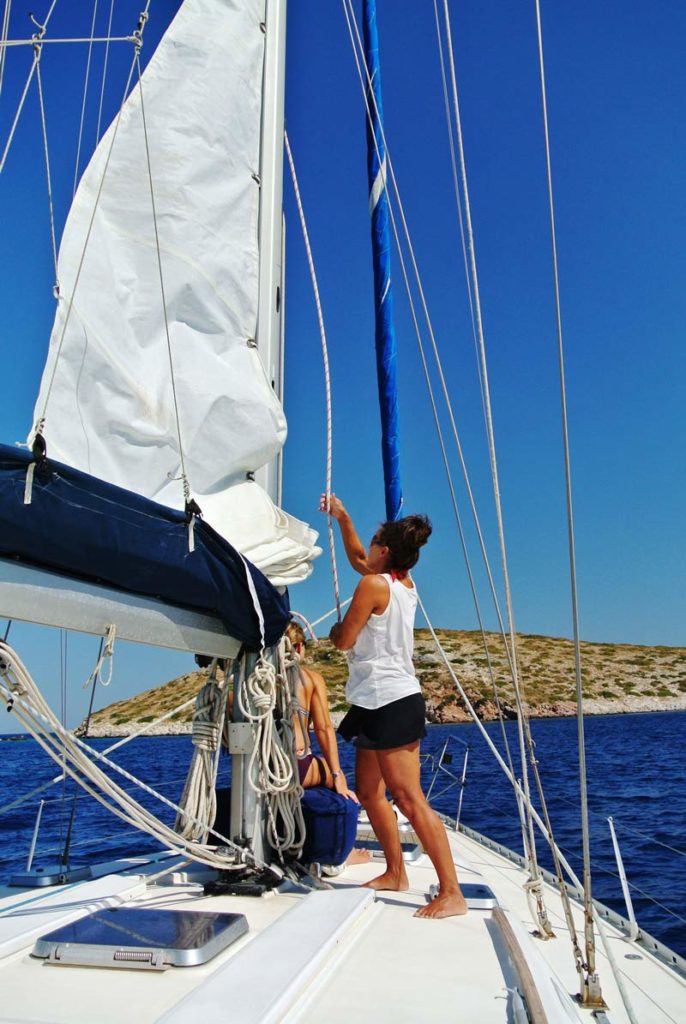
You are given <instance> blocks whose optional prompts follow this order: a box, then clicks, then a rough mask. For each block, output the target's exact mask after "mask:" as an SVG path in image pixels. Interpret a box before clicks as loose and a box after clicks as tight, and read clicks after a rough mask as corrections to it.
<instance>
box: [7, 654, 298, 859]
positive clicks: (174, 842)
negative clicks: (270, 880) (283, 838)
mask: <svg viewBox="0 0 686 1024" xmlns="http://www.w3.org/2000/svg"><path fill="white" fill-rule="evenodd" d="M0 697H2V698H3V699H4V700H5V703H6V705H7V709H8V710H9V711H12V712H13V713H14V714H15V715H16V716H17V718H18V719H19V721H20V722H21V723H22V725H24V727H25V728H26V730H27V731H28V732H29V733H30V734H31V735H32V736H33V737H34V739H35V740H36V741H37V743H38V744H39V745H40V746H41V747H42V749H43V750H44V751H45V752H46V753H47V754H48V755H49V756H50V757H51V758H52V759H53V760H54V761H56V762H57V763H58V764H59V765H60V766H61V767H62V770H63V772H64V774H65V776H66V775H68V776H70V777H71V778H72V779H74V781H75V782H77V783H78V784H79V785H80V786H81V787H82V788H83V789H84V790H85V791H86V792H87V793H88V794H89V795H90V796H92V797H93V798H94V799H95V800H97V801H98V802H99V803H101V804H102V805H103V806H104V807H106V808H107V809H108V810H109V811H110V812H111V813H112V814H114V815H115V816H116V817H118V818H120V819H121V820H122V821H125V822H126V823H127V824H130V825H133V826H134V827H136V828H138V829H140V830H141V831H143V832H146V833H148V835H151V836H153V838H155V839H156V840H157V841H158V842H160V843H162V844H163V845H164V846H165V847H166V848H167V849H169V850H171V851H173V852H175V853H178V854H183V855H184V856H186V857H189V858H190V859H191V860H194V861H197V862H198V863H200V864H205V865H207V866H208V867H212V868H216V869H219V870H227V869H232V868H237V867H242V866H243V865H245V864H251V865H254V866H256V867H259V868H264V869H269V870H273V871H275V873H276V874H280V872H279V871H278V870H277V869H276V868H274V867H271V868H270V866H269V865H267V864H266V863H265V862H263V861H261V860H260V859H259V858H257V857H256V856H255V854H254V853H253V851H252V850H248V849H245V848H243V847H240V846H238V845H237V844H236V843H234V842H233V841H232V840H231V839H229V838H228V837H227V836H224V835H222V834H221V833H220V832H217V831H216V830H215V829H214V828H209V827H208V829H207V831H208V833H211V834H212V835H213V836H215V837H216V839H218V840H219V842H220V844H222V845H223V846H226V847H228V848H229V850H230V855H229V856H227V855H226V854H225V853H222V852H221V851H220V850H217V849H216V848H213V847H209V846H200V845H198V844H196V843H194V842H190V841H188V840H184V839H183V837H181V836H179V835H178V834H177V833H176V832H174V830H173V829H171V828H170V827H169V826H168V825H166V824H165V823H164V822H163V821H161V820H160V819H159V818H158V817H156V816H155V815H154V814H152V813H151V812H150V811H148V810H147V808H145V807H143V806H142V805H141V804H140V803H138V801H136V800H135V799H134V798H133V797H132V796H131V795H130V794H129V793H127V792H126V791H125V790H123V789H122V788H121V786H119V785H117V783H115V782H114V781H113V780H112V779H110V778H109V776H108V775H106V774H105V772H104V771H103V770H102V769H101V768H99V767H98V765H97V764H96V763H95V762H96V761H98V762H100V763H102V764H104V765H106V766H107V767H108V768H110V769H112V770H113V771H115V772H117V773H118V774H119V775H121V776H123V777H124V778H125V779H127V780H128V781H129V782H132V783H133V784H134V785H136V786H138V787H140V788H141V789H143V790H144V791H145V792H146V793H148V794H149V795H150V796H153V797H155V799H157V800H159V801H161V802H162V803H163V804H165V805H166V806H167V807H169V808H170V809H172V810H173V811H175V812H181V813H183V808H181V807H179V806H178V804H175V803H173V802H172V801H171V800H168V799H167V798H166V797H164V796H163V795H162V794H161V793H159V792H157V791H156V790H155V789H152V787H150V786H147V785H146V784H145V783H144V782H142V781H141V780H140V779H138V778H136V776H134V775H132V774H131V773H130V772H127V771H125V769H123V768H121V767H120V766H119V765H117V764H115V763H114V762H113V761H111V760H110V759H109V758H108V757H106V756H105V755H104V754H102V753H100V752H98V751H97V750H93V749H92V748H91V747H88V746H87V744H85V743H83V742H82V741H81V740H79V739H78V738H77V737H76V736H74V734H73V733H71V732H69V731H68V730H67V729H65V728H64V726H63V725H62V724H61V722H60V721H59V720H58V718H57V716H56V715H55V714H54V713H53V712H52V710H51V708H50V707H49V706H48V704H47V703H46V701H45V699H44V698H43V696H42V694H41V692H40V690H39V688H38V687H37V685H36V683H35V682H34V680H33V679H32V677H31V675H30V673H29V671H28V669H27V668H26V666H25V665H24V664H23V662H22V661H21V659H20V658H19V656H18V655H17V653H16V652H15V651H14V650H13V649H12V648H11V647H9V646H8V645H6V644H0ZM196 824H199V825H201V826H203V827H205V823H204V822H199V821H197V820H196Z"/></svg>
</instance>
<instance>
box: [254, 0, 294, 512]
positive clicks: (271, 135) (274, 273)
mask: <svg viewBox="0 0 686 1024" xmlns="http://www.w3.org/2000/svg"><path fill="white" fill-rule="evenodd" d="M286 3H287V0H266V3H265V16H264V33H265V49H264V75H263V83H262V124H261V131H260V136H261V137H260V170H259V175H260V216H259V229H258V237H259V260H260V269H259V299H258V309H257V337H256V339H255V340H256V342H257V348H258V351H259V353H260V358H261V360H262V363H263V364H264V367H265V370H266V371H267V374H268V375H269V380H270V382H271V385H272V388H273V389H274V391H275V392H276V394H277V396H278V397H279V398H280V399H282V398H283V358H282V318H283V214H282V205H283V131H284V91H285V88H284V83H285V75H286ZM281 461H282V455H281V452H279V454H278V455H277V456H276V457H275V458H274V459H272V460H271V462H269V463H268V464H267V465H266V466H263V467H262V468H261V469H259V470H258V471H257V473H256V474H255V478H256V480H257V481H258V483H260V484H261V486H262V487H264V489H265V490H266V492H267V494H268V495H269V497H270V498H271V499H272V501H273V502H275V504H277V505H280V504H281V494H280V491H281Z"/></svg>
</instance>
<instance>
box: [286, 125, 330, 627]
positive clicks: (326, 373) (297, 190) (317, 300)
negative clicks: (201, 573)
mask: <svg viewBox="0 0 686 1024" xmlns="http://www.w3.org/2000/svg"><path fill="white" fill-rule="evenodd" d="M284 142H285V145H286V155H287V157H288V166H289V167H290V171H291V178H292V180H293V190H294V192H295V201H296V204H297V207H298V216H299V218H300V227H301V229H302V233H303V239H304V242H305V251H306V253H307V263H308V266H309V268H310V278H311V279H312V290H313V291H314V302H315V306H316V308H317V322H318V324H319V338H320V341H321V346H322V359H323V360H324V391H325V395H326V512H327V526H328V534H329V552H330V556H331V571H332V574H333V592H334V598H335V601H336V609H337V612H338V619H339V621H340V618H341V596H340V592H339V587H338V569H337V566H336V547H335V541H334V532H333V518H332V516H331V514H330V507H331V472H332V461H333V457H332V452H333V439H332V426H331V374H330V371H329V349H328V346H327V343H326V330H325V328H324V314H323V313H322V304H321V300H320V298H319V285H318V284H317V273H316V271H315V268H314V259H313V257H312V247H311V246H310V236H309V234H308V231H307V223H306V221H305V211H304V209H303V204H302V199H301V198H300V188H299V186H298V176H297V174H296V172H295V162H294V160H293V153H292V152H291V144H290V142H289V141H288V133H287V132H284Z"/></svg>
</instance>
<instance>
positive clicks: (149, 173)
mask: <svg viewBox="0 0 686 1024" xmlns="http://www.w3.org/2000/svg"><path fill="white" fill-rule="evenodd" d="M134 59H135V62H136V68H137V70H138V91H139V95H140V115H141V120H142V127H143V137H144V139H145V162H146V166H147V179H148V183H149V188H151V208H152V213H153V225H154V229H155V248H156V251H157V259H158V271H159V275H160V293H161V297H162V314H163V317H164V325H165V338H166V341H167V354H168V356H169V375H170V380H171V390H172V399H173V402H174V418H175V421H176V436H177V440H178V451H179V462H180V464H181V483H182V486H183V498H184V502H185V505H186V509H187V507H188V503H189V501H190V485H189V483H188V476H187V473H186V468H185V458H184V455H183V441H182V439H181V419H180V414H179V407H178V397H177V394H176V378H175V376H174V357H173V355H172V346H171V335H170V333H169V316H168V313H167V297H166V295H165V281H164V273H163V270H162V250H161V247H160V230H159V226H158V215H157V208H156V204H155V186H154V184H153V167H152V164H151V147H149V139H148V135H147V123H146V121H145V103H144V101H143V82H142V71H141V68H140V47H137V48H136V52H135V58H134ZM191 525H192V524H191V523H189V524H188V529H189V541H190V543H192V532H191V531H190V530H191Z"/></svg>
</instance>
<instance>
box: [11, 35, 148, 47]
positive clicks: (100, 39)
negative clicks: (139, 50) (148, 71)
mask: <svg viewBox="0 0 686 1024" xmlns="http://www.w3.org/2000/svg"><path fill="white" fill-rule="evenodd" d="M41 42H42V43H43V45H45V44H51V45H52V44H54V43H63V44H66V43H70V44H71V43H135V42H136V37H135V35H133V36H75V37H73V38H71V39H42V40H41ZM34 45H35V41H34V40H33V39H6V40H4V41H0V50H9V49H11V48H13V47H15V46H34Z"/></svg>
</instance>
